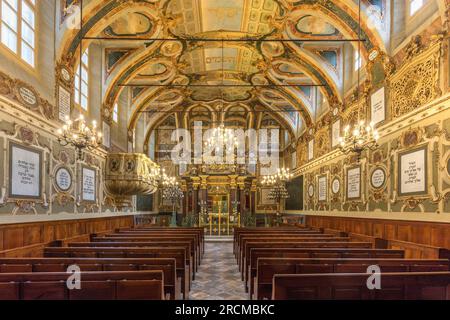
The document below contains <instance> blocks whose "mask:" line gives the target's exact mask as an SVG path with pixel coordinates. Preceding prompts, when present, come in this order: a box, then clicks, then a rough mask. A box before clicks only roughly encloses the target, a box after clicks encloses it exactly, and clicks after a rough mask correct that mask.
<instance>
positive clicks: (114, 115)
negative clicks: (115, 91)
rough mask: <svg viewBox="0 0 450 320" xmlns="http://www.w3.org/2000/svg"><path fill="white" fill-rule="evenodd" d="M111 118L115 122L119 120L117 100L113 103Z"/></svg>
mask: <svg viewBox="0 0 450 320" xmlns="http://www.w3.org/2000/svg"><path fill="white" fill-rule="evenodd" d="M112 119H113V121H114V122H115V123H118V122H119V105H118V103H117V102H116V103H115V104H114V109H113V114H112Z"/></svg>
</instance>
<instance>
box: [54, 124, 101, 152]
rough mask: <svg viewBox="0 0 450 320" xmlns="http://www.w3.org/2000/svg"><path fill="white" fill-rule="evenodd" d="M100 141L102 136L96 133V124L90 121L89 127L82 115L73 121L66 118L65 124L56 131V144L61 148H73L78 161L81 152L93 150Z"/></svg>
mask: <svg viewBox="0 0 450 320" xmlns="http://www.w3.org/2000/svg"><path fill="white" fill-rule="evenodd" d="M101 141H102V134H101V133H100V132H97V122H96V121H95V120H94V121H92V126H91V127H89V126H88V125H87V124H86V121H85V119H84V116H83V115H80V116H79V117H78V118H77V119H75V120H71V119H70V118H69V117H66V119H65V124H64V125H63V126H62V127H61V128H60V129H59V130H58V142H59V143H60V144H61V145H62V146H68V145H71V146H73V147H75V149H76V150H77V158H78V160H80V159H81V158H82V155H83V150H85V149H87V150H92V149H95V148H97V147H98V145H99V144H100V143H101Z"/></svg>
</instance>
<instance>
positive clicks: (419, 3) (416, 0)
mask: <svg viewBox="0 0 450 320" xmlns="http://www.w3.org/2000/svg"><path fill="white" fill-rule="evenodd" d="M424 2H425V1H424V0H410V2H409V15H410V16H413V15H415V14H416V13H417V12H418V11H419V10H420V9H421V8H422V7H423V5H424Z"/></svg>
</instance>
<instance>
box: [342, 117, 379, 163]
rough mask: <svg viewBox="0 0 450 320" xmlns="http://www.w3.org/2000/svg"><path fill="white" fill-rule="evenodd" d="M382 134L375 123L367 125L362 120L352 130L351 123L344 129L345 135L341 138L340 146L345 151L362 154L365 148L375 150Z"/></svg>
mask: <svg viewBox="0 0 450 320" xmlns="http://www.w3.org/2000/svg"><path fill="white" fill-rule="evenodd" d="M379 138H380V135H379V133H378V130H376V129H375V125H374V123H373V122H372V123H370V124H369V125H366V123H365V121H363V120H361V121H359V122H358V123H357V124H355V125H354V127H353V130H350V125H347V126H346V127H345V129H344V136H343V137H340V138H339V148H340V149H341V151H342V152H343V153H356V154H358V156H359V157H360V156H361V153H362V152H363V151H364V150H374V149H376V148H378V139H379Z"/></svg>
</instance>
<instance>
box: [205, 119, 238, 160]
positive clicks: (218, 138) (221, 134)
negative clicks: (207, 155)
mask: <svg viewBox="0 0 450 320" xmlns="http://www.w3.org/2000/svg"><path fill="white" fill-rule="evenodd" d="M238 145H239V142H238V139H237V137H236V135H235V134H234V130H233V129H230V128H225V124H224V123H223V122H222V123H221V124H220V125H219V126H218V127H216V128H214V129H213V131H212V134H211V136H210V137H208V139H207V140H206V141H205V146H206V147H208V148H210V149H214V150H215V151H216V153H217V152H220V150H226V151H228V152H232V151H233V150H234V148H236V147H237V146H238Z"/></svg>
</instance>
